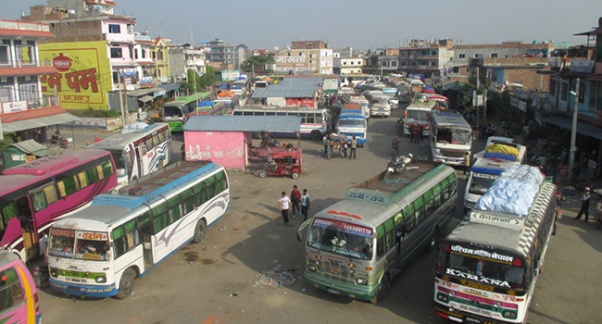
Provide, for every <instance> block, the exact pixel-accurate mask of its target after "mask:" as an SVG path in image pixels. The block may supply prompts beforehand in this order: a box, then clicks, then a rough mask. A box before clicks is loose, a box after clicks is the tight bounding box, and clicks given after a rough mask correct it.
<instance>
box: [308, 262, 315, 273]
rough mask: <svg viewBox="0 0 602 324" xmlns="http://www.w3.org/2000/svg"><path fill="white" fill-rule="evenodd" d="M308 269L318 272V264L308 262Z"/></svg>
mask: <svg viewBox="0 0 602 324" xmlns="http://www.w3.org/2000/svg"><path fill="white" fill-rule="evenodd" d="M307 270H309V271H311V272H316V266H315V265H313V264H308V265H307Z"/></svg>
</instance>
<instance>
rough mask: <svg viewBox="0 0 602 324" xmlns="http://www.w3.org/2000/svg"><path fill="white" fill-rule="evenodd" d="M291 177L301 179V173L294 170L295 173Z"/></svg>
mask: <svg viewBox="0 0 602 324" xmlns="http://www.w3.org/2000/svg"><path fill="white" fill-rule="evenodd" d="M291 177H292V178H293V179H295V180H297V179H299V173H297V172H293V174H291Z"/></svg>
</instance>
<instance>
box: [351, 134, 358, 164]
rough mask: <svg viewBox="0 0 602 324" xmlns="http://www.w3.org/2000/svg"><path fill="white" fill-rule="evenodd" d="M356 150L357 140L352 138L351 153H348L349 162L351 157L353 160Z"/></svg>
mask: <svg viewBox="0 0 602 324" xmlns="http://www.w3.org/2000/svg"><path fill="white" fill-rule="evenodd" d="M356 148H357V140H356V139H355V136H353V137H352V138H351V151H349V160H351V157H352V156H353V158H354V159H355V149H356Z"/></svg>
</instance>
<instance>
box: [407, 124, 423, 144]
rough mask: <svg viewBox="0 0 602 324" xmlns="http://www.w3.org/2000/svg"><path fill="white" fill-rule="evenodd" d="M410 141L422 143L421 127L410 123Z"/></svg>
mask: <svg viewBox="0 0 602 324" xmlns="http://www.w3.org/2000/svg"><path fill="white" fill-rule="evenodd" d="M410 142H411V143H422V127H420V125H410Z"/></svg>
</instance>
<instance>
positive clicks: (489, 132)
mask: <svg viewBox="0 0 602 324" xmlns="http://www.w3.org/2000/svg"><path fill="white" fill-rule="evenodd" d="M479 128H480V131H481V132H480V134H479V137H480V138H481V139H486V138H488V137H489V136H493V135H495V129H496V127H495V125H493V124H487V125H481V126H480V127H479Z"/></svg>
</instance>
